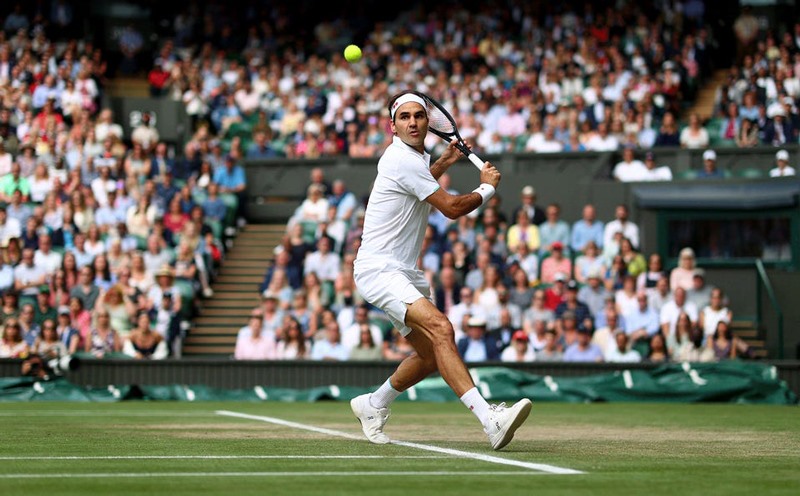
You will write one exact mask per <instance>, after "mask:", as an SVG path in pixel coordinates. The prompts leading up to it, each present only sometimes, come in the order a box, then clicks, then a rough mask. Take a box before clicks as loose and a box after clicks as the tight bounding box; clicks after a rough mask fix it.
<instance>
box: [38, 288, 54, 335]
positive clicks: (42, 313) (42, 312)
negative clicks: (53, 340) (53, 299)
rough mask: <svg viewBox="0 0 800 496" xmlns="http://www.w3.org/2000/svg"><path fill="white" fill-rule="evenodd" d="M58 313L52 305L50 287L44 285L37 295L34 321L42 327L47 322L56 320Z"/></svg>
mask: <svg viewBox="0 0 800 496" xmlns="http://www.w3.org/2000/svg"><path fill="white" fill-rule="evenodd" d="M57 318H58V312H57V311H56V309H55V308H54V307H53V306H51V305H50V286H48V285H47V284H42V286H41V287H40V288H39V294H38V295H36V304H35V305H34V306H33V320H34V322H36V324H37V325H39V326H42V325H44V322H45V321H46V320H52V321H53V322H55V320H56V319H57Z"/></svg>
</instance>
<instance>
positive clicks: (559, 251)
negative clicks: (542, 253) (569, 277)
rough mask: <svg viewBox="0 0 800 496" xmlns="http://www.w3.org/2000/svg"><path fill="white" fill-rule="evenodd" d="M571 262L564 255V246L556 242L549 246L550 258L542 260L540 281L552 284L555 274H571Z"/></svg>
mask: <svg viewBox="0 0 800 496" xmlns="http://www.w3.org/2000/svg"><path fill="white" fill-rule="evenodd" d="M571 273H572V261H571V260H570V259H569V257H567V256H565V255H564V244H563V243H562V242H561V241H556V242H554V243H553V244H552V245H550V256H548V257H547V258H545V259H544V260H542V267H541V273H540V279H541V281H542V282H543V283H545V284H552V283H553V282H555V280H556V275H557V274H565V275H566V274H571Z"/></svg>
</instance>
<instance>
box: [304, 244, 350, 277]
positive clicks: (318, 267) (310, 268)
mask: <svg viewBox="0 0 800 496" xmlns="http://www.w3.org/2000/svg"><path fill="white" fill-rule="evenodd" d="M340 267H341V259H340V257H339V255H337V254H336V253H332V252H328V253H325V254H322V252H319V251H315V252H312V253H309V254H308V255H307V256H306V261H305V264H304V272H305V273H306V274H308V273H309V272H313V273H315V274H317V277H319V279H320V281H334V280H336V277H337V276H338V275H339V271H340Z"/></svg>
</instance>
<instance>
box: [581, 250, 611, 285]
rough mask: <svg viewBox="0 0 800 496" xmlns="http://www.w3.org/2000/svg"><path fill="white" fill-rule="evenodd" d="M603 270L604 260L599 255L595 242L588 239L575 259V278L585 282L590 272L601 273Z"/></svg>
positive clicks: (604, 269)
mask: <svg viewBox="0 0 800 496" xmlns="http://www.w3.org/2000/svg"><path fill="white" fill-rule="evenodd" d="M605 271H606V266H605V261H604V260H603V258H602V257H601V256H600V252H599V250H598V248H597V244H596V243H595V242H594V241H593V240H590V241H589V242H588V243H586V246H585V249H584V250H583V253H582V254H581V255H578V257H577V258H576V259H575V280H576V281H578V282H579V283H580V284H585V283H586V282H587V281H588V279H589V275H590V274H592V273H596V274H603V273H605Z"/></svg>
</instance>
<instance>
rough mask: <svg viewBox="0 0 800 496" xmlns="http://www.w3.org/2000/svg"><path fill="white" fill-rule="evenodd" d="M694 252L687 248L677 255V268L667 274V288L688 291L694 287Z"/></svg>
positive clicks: (695, 260)
mask: <svg viewBox="0 0 800 496" xmlns="http://www.w3.org/2000/svg"><path fill="white" fill-rule="evenodd" d="M696 264H697V259H696V258H695V255H694V250H693V249H692V248H691V247H689V246H687V247H685V248H683V249H682V250H681V251H680V253H679V254H678V266H677V267H675V268H674V269H672V271H671V272H670V273H669V287H670V289H672V290H673V291H674V290H675V289H677V288H683V289H685V290H687V291H688V290H690V289H692V288H693V287H694V271H695V269H696V268H697V266H696Z"/></svg>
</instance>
